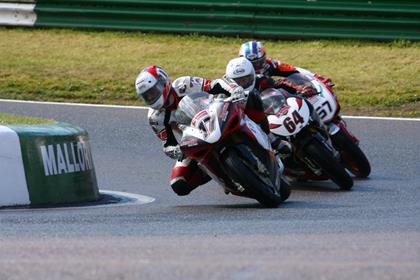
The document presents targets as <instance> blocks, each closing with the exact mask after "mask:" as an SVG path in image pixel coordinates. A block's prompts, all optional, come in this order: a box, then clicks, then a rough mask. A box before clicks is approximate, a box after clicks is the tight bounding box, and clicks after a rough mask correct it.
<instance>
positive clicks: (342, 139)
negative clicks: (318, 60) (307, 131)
mask: <svg viewBox="0 0 420 280" xmlns="http://www.w3.org/2000/svg"><path fill="white" fill-rule="evenodd" d="M287 80H288V81H289V82H292V83H294V84H296V85H299V86H302V87H305V86H311V87H313V88H314V89H315V90H316V92H317V93H318V94H315V95H313V96H310V97H308V98H307V99H308V101H309V102H311V104H312V105H313V106H314V108H315V110H316V112H317V113H318V115H319V117H320V118H321V120H322V121H323V122H324V124H325V125H326V126H327V127H328V131H329V134H330V136H331V141H332V144H333V146H334V148H335V149H336V150H337V151H338V152H339V153H340V155H341V163H342V164H343V165H344V166H345V167H346V169H347V170H348V171H350V172H351V173H353V174H354V175H355V176H358V177H361V178H366V177H368V176H369V174H370V171H371V167H370V163H369V160H368V159H367V157H366V155H365V154H364V152H363V151H362V150H361V149H360V146H359V140H358V139H357V137H356V136H354V135H353V134H352V133H351V132H350V130H348V128H347V125H346V123H345V122H344V120H343V119H342V118H341V117H340V104H339V103H338V99H337V96H336V94H335V93H334V92H333V90H332V88H331V87H330V86H328V85H326V84H324V83H323V82H322V81H320V80H318V79H317V78H316V77H313V76H312V75H304V74H300V73H296V74H292V75H290V76H288V77H287Z"/></svg>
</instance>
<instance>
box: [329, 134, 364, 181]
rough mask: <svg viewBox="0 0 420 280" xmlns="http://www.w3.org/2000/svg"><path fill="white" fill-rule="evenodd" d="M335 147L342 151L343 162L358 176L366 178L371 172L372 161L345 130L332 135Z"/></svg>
mask: <svg viewBox="0 0 420 280" xmlns="http://www.w3.org/2000/svg"><path fill="white" fill-rule="evenodd" d="M331 140H332V143H333V145H334V148H335V149H336V150H337V151H339V152H340V155H341V161H342V164H343V165H344V166H345V167H346V168H347V170H349V171H350V172H351V173H353V174H354V175H355V176H357V177H361V178H366V177H368V176H369V174H370V163H369V160H368V159H367V157H366V155H365V154H364V153H363V151H362V150H361V149H360V147H359V146H358V145H357V144H356V143H354V142H353V141H352V140H351V139H350V138H349V137H348V136H347V135H346V134H345V133H344V132H343V131H341V130H340V131H338V132H337V133H336V134H334V135H332V136H331Z"/></svg>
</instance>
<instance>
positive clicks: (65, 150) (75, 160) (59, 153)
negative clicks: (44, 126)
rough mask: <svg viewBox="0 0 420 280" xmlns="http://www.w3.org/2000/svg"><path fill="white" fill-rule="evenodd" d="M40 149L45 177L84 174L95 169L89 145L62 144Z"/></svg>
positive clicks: (80, 143) (83, 143) (77, 143)
mask: <svg viewBox="0 0 420 280" xmlns="http://www.w3.org/2000/svg"><path fill="white" fill-rule="evenodd" d="M39 148H40V150H41V155H42V161H43V164H44V173H45V176H52V175H60V174H68V173H75V172H83V171H88V170H92V169H93V168H94V167H93V159H92V154H91V152H90V147H89V144H88V143H85V142H70V143H60V144H51V145H42V146H40V147H39Z"/></svg>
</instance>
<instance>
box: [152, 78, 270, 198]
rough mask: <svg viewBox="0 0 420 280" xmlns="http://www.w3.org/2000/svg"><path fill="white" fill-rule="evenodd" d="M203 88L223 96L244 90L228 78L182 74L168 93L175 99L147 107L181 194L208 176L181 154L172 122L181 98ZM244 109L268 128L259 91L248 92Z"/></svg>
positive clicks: (204, 180)
mask: <svg viewBox="0 0 420 280" xmlns="http://www.w3.org/2000/svg"><path fill="white" fill-rule="evenodd" d="M203 91H204V92H208V93H209V94H224V95H226V96H231V95H235V96H236V95H241V94H243V89H242V88H241V87H239V86H238V85H237V84H236V83H235V82H233V81H230V80H226V79H217V80H214V81H210V80H207V79H203V78H200V77H191V76H184V77H180V78H178V79H176V80H175V81H174V82H173V83H172V87H171V91H170V93H169V94H171V95H173V97H174V98H175V102H173V104H172V105H171V106H169V107H166V108H163V109H161V110H154V109H149V112H148V119H149V124H150V126H151V127H152V129H153V131H154V132H155V134H156V135H157V137H158V138H159V139H160V140H161V141H162V142H163V151H164V153H165V154H166V155H167V156H169V157H171V158H173V159H177V162H176V163H175V166H174V167H173V169H172V174H171V180H170V184H171V187H172V189H173V191H174V192H175V193H176V194H178V195H180V196H183V195H188V194H189V193H190V192H191V191H192V190H194V189H195V188H197V187H198V186H200V185H203V184H205V183H207V182H208V181H210V180H211V178H210V177H209V176H208V175H207V174H206V173H205V172H203V171H202V170H201V169H200V167H199V166H198V164H197V162H196V161H194V160H191V159H189V158H187V157H185V156H183V154H182V152H181V150H180V147H179V145H178V140H179V138H180V136H181V135H180V133H179V132H178V131H177V130H176V129H174V126H173V124H176V123H177V120H176V115H175V110H176V109H177V107H178V104H179V102H180V100H181V99H182V98H183V97H184V96H186V95H188V94H192V93H196V92H203ZM245 113H246V114H247V115H248V117H249V118H250V119H252V120H253V121H254V122H256V123H258V124H260V126H261V127H262V128H263V130H264V131H265V132H267V133H268V132H269V126H268V121H267V118H266V116H265V114H264V111H263V107H262V101H261V98H260V97H259V95H257V94H254V93H251V94H249V96H248V97H247V103H246V106H245Z"/></svg>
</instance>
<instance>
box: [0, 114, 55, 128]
mask: <svg viewBox="0 0 420 280" xmlns="http://www.w3.org/2000/svg"><path fill="white" fill-rule="evenodd" d="M52 123H55V121H53V120H50V119H40V118H33V117H25V116H18V115H13V114H4V113H0V125H14V124H25V125H33V124H52Z"/></svg>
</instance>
